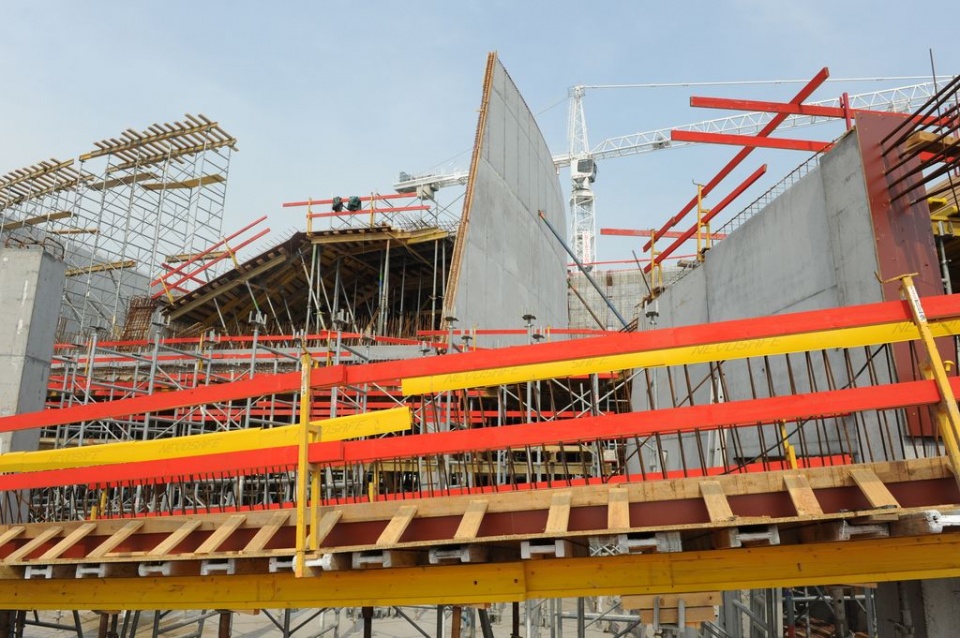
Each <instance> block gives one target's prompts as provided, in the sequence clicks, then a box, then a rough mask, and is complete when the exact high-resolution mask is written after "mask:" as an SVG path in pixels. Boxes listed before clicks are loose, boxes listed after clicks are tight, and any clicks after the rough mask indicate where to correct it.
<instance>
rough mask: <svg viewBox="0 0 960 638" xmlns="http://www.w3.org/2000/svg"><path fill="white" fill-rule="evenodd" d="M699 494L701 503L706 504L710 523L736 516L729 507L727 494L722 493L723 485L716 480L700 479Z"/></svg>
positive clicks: (731, 518)
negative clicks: (701, 497) (701, 498)
mask: <svg viewBox="0 0 960 638" xmlns="http://www.w3.org/2000/svg"><path fill="white" fill-rule="evenodd" d="M700 494H701V496H703V504H704V505H706V506H707V514H708V515H709V516H710V521H711V522H712V523H719V522H722V521H732V520H734V519H735V518H736V516H734V515H733V510H731V509H730V502H729V501H727V495H726V494H724V493H723V487H722V486H721V485H720V483H719V482H718V481H700Z"/></svg>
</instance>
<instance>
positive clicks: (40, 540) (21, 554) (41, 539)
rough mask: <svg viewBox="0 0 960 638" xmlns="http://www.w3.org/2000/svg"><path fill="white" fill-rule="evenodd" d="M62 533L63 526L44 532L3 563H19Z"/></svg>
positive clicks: (55, 526) (9, 555)
mask: <svg viewBox="0 0 960 638" xmlns="http://www.w3.org/2000/svg"><path fill="white" fill-rule="evenodd" d="M62 531H63V526H62V525H54V526H53V527H50V528H47V529H45V530H43V531H42V532H41V533H40V534H39V535H38V536H37V537H36V538H34V539H33V540H31V541H30V542H28V543H27V544H25V545H23V546H22V547H19V548H17V549H15V550H14V551H12V552H11V553H10V554H8V555H7V557H6V558H4V559H3V562H4V563H16V562H17V561H20V560H22V559H23V558H25V557H27V556H29V555H30V554H31V553H33V552H34V551H36V549H37V548H38V547H40V546H41V545H43V544H44V543H46V542H47V541H48V540H50V539H51V538H53V537H54V536H56V535H57V534H59V533H60V532H62Z"/></svg>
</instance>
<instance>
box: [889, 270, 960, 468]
mask: <svg viewBox="0 0 960 638" xmlns="http://www.w3.org/2000/svg"><path fill="white" fill-rule="evenodd" d="M899 279H900V280H901V281H900V290H901V292H902V293H903V296H904V297H905V298H906V300H907V303H908V305H909V306H910V313H911V314H912V315H913V321H914V323H916V324H917V328H918V329H919V331H920V339H921V341H923V345H924V347H925V348H926V350H927V357H928V358H929V363H930V372H931V374H932V375H933V380H934V381H935V382H936V384H937V389H938V390H939V391H940V404H939V406H938V411H937V423H938V425H939V429H940V436H941V437H942V438H943V445H944V447H945V448H946V449H947V456H948V457H949V458H950V466H951V467H952V468H953V473H954V476H955V477H956V479H957V483H958V485H960V409H958V408H957V397H955V396H954V394H953V388H952V387H951V386H950V379H949V378H948V377H947V371H946V369H945V368H944V365H943V359H942V358H941V357H940V350H939V349H938V348H937V344H936V342H935V341H934V340H933V339H934V335H933V331H932V330H931V329H930V324H929V323H928V322H927V315H926V313H925V312H924V311H923V306H922V305H921V304H920V296H919V295H918V294H917V289H916V287H915V286H914V285H913V277H912V276H911V275H903V276H901V277H900V278H899Z"/></svg>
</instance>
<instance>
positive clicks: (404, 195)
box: [283, 193, 417, 212]
mask: <svg viewBox="0 0 960 638" xmlns="http://www.w3.org/2000/svg"><path fill="white" fill-rule="evenodd" d="M416 198H417V196H416V195H411V194H410V193H387V194H386V195H381V194H379V193H377V194H375V195H372V196H370V195H364V196H362V197H360V198H359V199H360V201H361V202H369V201H370V200H380V199H416ZM340 199H342V200H343V203H344V205H346V203H347V200H348V199H350V196H349V195H345V196H343V197H341V198H340ZM332 203H333V198H330V199H308V200H307V201H305V202H285V203H284V204H283V207H284V208H290V207H292V206H313V205H315V204H322V205H326V204H332ZM367 212H370V211H369V210H368V211H367Z"/></svg>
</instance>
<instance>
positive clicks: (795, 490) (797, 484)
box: [783, 474, 823, 516]
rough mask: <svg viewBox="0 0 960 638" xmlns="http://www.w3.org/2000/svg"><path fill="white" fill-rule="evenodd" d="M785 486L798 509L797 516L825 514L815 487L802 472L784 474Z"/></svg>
mask: <svg viewBox="0 0 960 638" xmlns="http://www.w3.org/2000/svg"><path fill="white" fill-rule="evenodd" d="M783 486H784V487H785V488H786V489H787V492H788V493H789V494H790V500H791V501H793V508H794V509H795V510H796V511H797V516H822V515H823V508H821V507H820V501H818V500H817V495H816V494H814V492H813V488H811V487H810V483H809V482H807V477H805V476H804V475H802V474H796V475H791V474H787V475H784V477H783Z"/></svg>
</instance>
